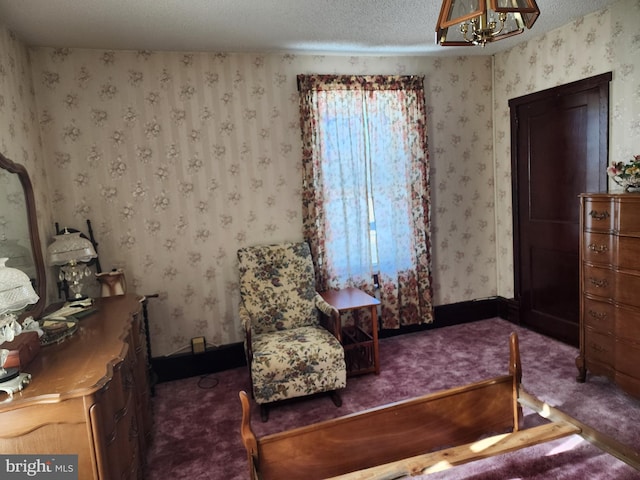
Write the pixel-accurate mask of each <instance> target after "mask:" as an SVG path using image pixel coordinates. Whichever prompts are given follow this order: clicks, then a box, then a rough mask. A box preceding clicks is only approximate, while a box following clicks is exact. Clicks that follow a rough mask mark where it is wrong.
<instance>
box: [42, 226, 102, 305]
mask: <svg viewBox="0 0 640 480" xmlns="http://www.w3.org/2000/svg"><path fill="white" fill-rule="evenodd" d="M47 254H48V257H49V264H50V265H60V266H61V267H60V274H59V276H58V278H59V280H60V281H63V280H66V281H67V282H68V283H69V289H70V290H71V293H72V295H71V297H72V298H73V299H74V300H79V299H81V298H84V295H83V294H82V288H83V279H84V278H85V277H88V276H90V275H91V270H89V268H88V267H87V266H86V265H79V262H88V261H90V260H91V259H92V258H96V257H97V256H98V255H97V254H96V251H95V249H94V248H93V244H92V243H91V242H90V241H89V240H88V239H86V238H84V237H81V236H80V232H67V231H66V230H65V232H64V233H62V234H60V235H56V236H55V237H54V239H53V243H52V244H51V245H49V248H48V249H47Z"/></svg>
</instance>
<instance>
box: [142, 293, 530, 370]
mask: <svg viewBox="0 0 640 480" xmlns="http://www.w3.org/2000/svg"><path fill="white" fill-rule="evenodd" d="M516 314H517V303H516V302H515V301H514V300H509V299H506V298H503V297H490V298H483V299H479V300H471V301H467V302H459V303H453V304H448V305H438V306H436V307H434V321H433V323H430V324H425V325H411V326H407V327H401V328H399V329H397V330H382V331H381V332H380V338H387V337H393V336H396V335H402V334H405V333H413V332H419V331H423V330H431V329H434V328H442V327H449V326H452V325H460V324H463V323H470V322H476V321H478V320H484V319H487V318H494V317H500V318H504V319H505V320H508V321H511V322H513V323H518V318H517V315H516ZM244 365H246V358H245V355H244V345H243V343H242V342H238V343H232V344H229V345H224V346H222V347H212V348H207V349H206V350H205V352H204V353H201V354H198V355H194V354H192V353H190V352H189V353H181V354H177V355H170V356H167V357H154V358H152V359H151V366H152V369H153V372H154V374H155V375H156V377H157V381H158V382H167V381H170V380H178V379H181V378H187V377H194V376H198V375H206V374H209V373H215V372H220V371H223V370H228V369H230V368H236V367H241V366H244Z"/></svg>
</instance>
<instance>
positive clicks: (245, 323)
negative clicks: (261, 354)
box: [239, 302, 253, 365]
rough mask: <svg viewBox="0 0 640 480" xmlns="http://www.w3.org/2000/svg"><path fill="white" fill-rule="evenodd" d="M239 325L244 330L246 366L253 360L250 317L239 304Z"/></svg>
mask: <svg viewBox="0 0 640 480" xmlns="http://www.w3.org/2000/svg"><path fill="white" fill-rule="evenodd" d="M239 316H240V323H241V325H242V328H243V329H244V336H245V349H246V354H247V364H248V365H251V361H252V360H253V348H252V346H251V315H249V311H248V310H247V309H246V307H245V306H244V305H243V304H242V302H240V306H239Z"/></svg>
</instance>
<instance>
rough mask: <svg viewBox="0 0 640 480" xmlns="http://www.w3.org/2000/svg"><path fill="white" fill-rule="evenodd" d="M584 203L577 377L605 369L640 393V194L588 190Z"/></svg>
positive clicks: (629, 389) (582, 378)
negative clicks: (604, 192) (596, 192)
mask: <svg viewBox="0 0 640 480" xmlns="http://www.w3.org/2000/svg"><path fill="white" fill-rule="evenodd" d="M580 203H581V214H582V215H581V222H582V225H581V226H582V229H581V231H582V236H581V239H580V252H581V262H580V263H581V266H580V272H581V274H580V277H581V278H580V287H581V292H582V298H581V302H580V355H579V356H578V358H577V359H576V365H577V367H578V370H579V374H578V381H585V379H586V375H587V371H589V372H591V373H593V374H595V375H606V376H607V377H609V378H611V379H612V380H613V381H614V382H615V383H616V384H618V385H619V386H620V388H622V389H623V390H624V391H626V392H628V393H629V394H631V395H633V396H635V397H639V398H640V194H634V193H624V194H583V195H581V198H580Z"/></svg>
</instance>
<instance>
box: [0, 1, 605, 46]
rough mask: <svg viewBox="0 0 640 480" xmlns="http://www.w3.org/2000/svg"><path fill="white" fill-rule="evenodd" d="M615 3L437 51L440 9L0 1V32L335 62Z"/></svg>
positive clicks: (393, 4)
mask: <svg viewBox="0 0 640 480" xmlns="http://www.w3.org/2000/svg"><path fill="white" fill-rule="evenodd" d="M615 1H617V0H537V3H538V6H539V8H540V10H541V14H540V17H539V18H538V20H537V22H536V24H535V25H534V26H533V29H532V30H531V31H525V33H524V34H522V35H518V36H515V37H512V38H510V39H506V40H502V41H500V42H496V43H495V44H492V45H488V46H487V47H485V48H484V49H483V48H481V47H462V48H453V47H438V46H437V45H435V41H434V38H435V23H436V20H437V18H438V14H439V13H440V5H441V2H440V1H439V0H0V24H2V25H4V26H6V27H8V28H9V29H10V30H12V31H13V32H15V33H16V34H17V35H18V37H19V38H20V39H22V40H23V41H24V42H26V43H27V44H28V45H30V46H48V47H72V48H74V47H75V48H100V49H118V50H119V49H127V50H143V49H148V50H164V51H214V52H215V51H217V52H292V53H312V54H341V55H356V54H357V55H362V54H373V55H378V54H379V55H403V54H407V55H458V54H464V55H486V54H493V53H495V52H497V51H500V50H503V49H505V48H509V47H511V46H513V45H515V44H516V43H519V42H522V41H524V40H526V37H527V36H537V35H540V34H542V33H544V32H546V31H549V30H552V29H554V28H557V27H560V26H561V25H564V24H566V23H568V22H570V21H571V20H572V19H574V18H577V17H580V16H583V15H585V14H587V13H591V12H594V11H597V10H600V9H602V8H604V7H606V6H607V5H608V4H610V3H614V2H615Z"/></svg>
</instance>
